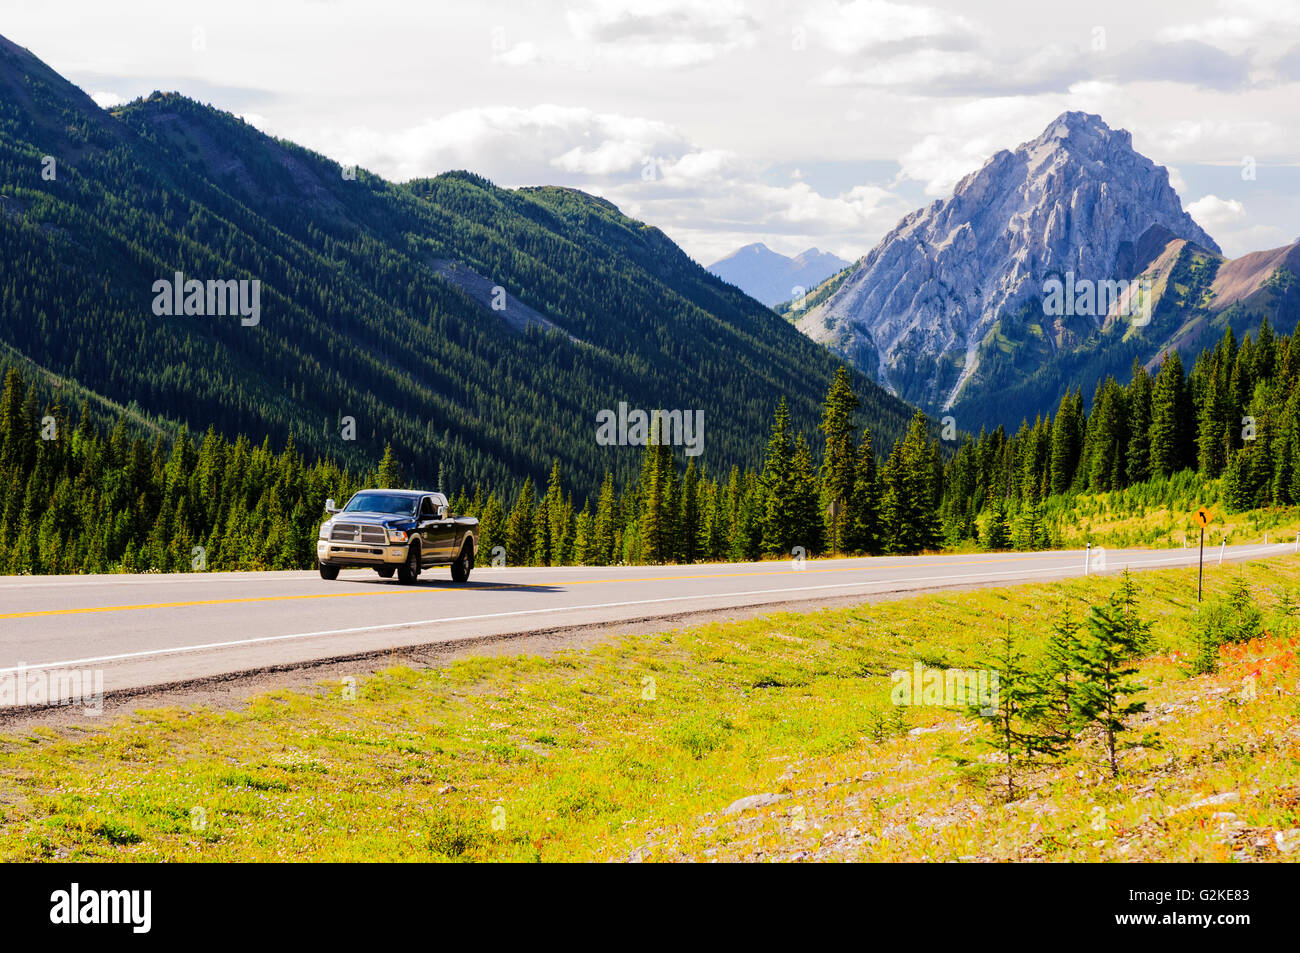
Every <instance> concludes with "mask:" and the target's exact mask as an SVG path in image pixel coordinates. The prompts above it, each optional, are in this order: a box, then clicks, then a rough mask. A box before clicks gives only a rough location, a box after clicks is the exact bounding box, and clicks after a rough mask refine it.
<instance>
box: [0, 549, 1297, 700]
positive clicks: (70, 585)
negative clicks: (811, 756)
mask: <svg viewBox="0 0 1300 953" xmlns="http://www.w3.org/2000/svg"><path fill="white" fill-rule="evenodd" d="M1295 549H1296V547H1295V544H1294V543H1291V542H1288V543H1282V544H1273V545H1269V546H1264V545H1246V546H1231V547H1228V548H1227V549H1226V551H1225V552H1224V554H1223V559H1224V560H1225V561H1237V560H1244V559H1257V558H1263V557H1266V556H1279V555H1285V554H1289V553H1292V552H1294V551H1295ZM1219 556H1220V554H1219V549H1218V547H1215V548H1213V549H1207V551H1206V563H1207V565H1214V564H1215V563H1217V561H1218V560H1219ZM1085 558H1086V557H1085V554H1084V552H1083V551H1081V550H1075V551H1068V552H1046V553H989V554H956V555H944V556H916V557H882V558H873V559H833V560H808V561H807V562H806V563H805V564H804V566H803V568H802V569H799V570H796V569H795V568H794V564H793V563H792V562H767V563H739V564H734V563H730V564H709V565H694V566H650V567H647V566H632V567H626V566H624V567H604V568H593V567H586V568H544V569H539V568H532V569H528V568H518V569H516V568H484V567H477V568H475V570H474V573H473V576H472V577H471V579H470V581H469V582H468V583H467V584H465V585H456V584H455V583H453V582H452V581H451V579H450V575H449V573H448V572H447V570H446V569H436V570H430V571H426V572H425V573H424V574H423V575H422V576H421V577H420V581H419V583H418V584H417V585H414V586H403V585H400V584H398V583H397V582H396V580H383V579H379V578H378V576H376V575H375V573H374V572H373V571H370V570H345V571H344V572H343V573H342V575H341V576H340V577H339V578H338V580H336V581H334V582H326V581H324V580H322V579H321V578H320V577H319V576H318V575H317V574H316V573H315V572H314V571H313V572H267V573H203V574H199V573H186V574H175V575H158V574H154V575H130V576H128V575H114V576H50V577H23V576H4V577H0V679H3V678H5V677H7V676H9V675H10V674H11V673H13V674H15V676H17V675H21V674H24V673H26V674H27V675H30V672H31V671H33V670H44V671H46V672H50V671H53V670H77V671H83V672H84V671H90V670H93V671H96V672H102V678H103V689H104V691H106V692H109V693H112V692H117V691H123V690H139V689H143V688H148V687H151V686H163V685H176V684H184V683H186V682H188V681H194V680H200V679H206V678H213V677H221V676H227V675H232V674H235V673H242V672H254V671H262V670H267V669H274V668H277V667H284V666H295V665H297V666H302V665H306V664H313V663H316V662H320V661H324V660H330V659H340V658H348V657H356V656H359V655H364V654H366V653H380V652H385V651H390V650H401V649H409V648H414V647H419V646H428V645H434V644H440V643H449V642H455V641H457V640H466V639H475V638H482V637H494V636H496V637H500V636H510V635H526V634H531V633H537V632H541V631H552V630H556V629H582V628H586V627H593V626H608V625H611V624H619V623H627V622H631V621H637V620H646V619H656V618H664V619H674V620H681V619H682V618H683V617H684V616H685V617H689V615H691V614H698V613H707V612H710V611H717V610H727V609H736V608H740V607H752V606H770V607H771V608H773V609H781V608H807V607H809V606H811V605H814V604H816V603H817V602H819V601H820V602H827V601H830V600H840V601H842V600H844V599H845V598H859V597H860V598H862V599H863V600H864V601H866V600H869V599H871V598H872V597H878V596H881V595H884V594H889V593H898V592H906V591H911V590H916V591H924V590H933V589H940V588H948V587H970V586H990V585H1011V584H1015V583H1019V582H1034V581H1044V580H1050V579H1060V578H1065V577H1068V576H1079V575H1082V574H1083V572H1084V562H1085ZM1195 563H1196V550H1195V549H1185V550H1184V549H1172V550H1169V549H1166V550H1154V551H1145V550H1110V551H1108V552H1107V553H1106V557H1105V567H1104V571H1105V572H1107V573H1114V572H1117V571H1119V570H1120V569H1123V568H1124V567H1126V566H1127V567H1129V568H1131V569H1133V570H1142V569H1158V568H1171V567H1176V566H1187V565H1195ZM1096 569H1100V567H1097V566H1094V570H1096ZM673 624H676V621H675V622H674V623H673ZM9 704H13V702H9Z"/></svg>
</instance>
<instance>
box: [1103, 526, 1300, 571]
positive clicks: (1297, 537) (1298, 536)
mask: <svg viewBox="0 0 1300 953" xmlns="http://www.w3.org/2000/svg"><path fill="white" fill-rule="evenodd" d="M1296 541H1297V544H1300V533H1297V534H1296ZM1091 559H1092V543H1089V544H1088V548H1087V549H1085V550H1084V551H1083V574H1084V575H1085V576H1086V575H1088V563H1089V561H1090V560H1091Z"/></svg>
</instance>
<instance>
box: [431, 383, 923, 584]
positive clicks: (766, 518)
mask: <svg viewBox="0 0 1300 953" xmlns="http://www.w3.org/2000/svg"><path fill="white" fill-rule="evenodd" d="M858 406H859V404H858V398H857V397H856V395H855V394H854V393H853V389H852V386H851V378H850V376H849V374H848V372H847V371H846V370H844V369H842V368H841V369H840V370H839V371H838V372H837V373H836V375H835V378H834V381H833V382H832V384H831V387H830V391H829V393H828V394H827V396H826V400H825V402H824V404H823V409H822V421H821V425H820V428H819V429H820V431H821V436H822V437H823V438H824V443H825V447H826V450H825V453H824V454H823V455H822V458H821V460H820V461H819V460H817V459H816V458H815V456H814V454H813V451H812V449H811V445H810V442H809V440H808V438H807V436H806V435H805V434H804V433H802V432H800V431H796V430H795V429H794V428H793V426H792V425H791V422H790V413H789V409H788V407H787V406H786V402H785V400H784V399H783V400H781V402H780V404H779V405H778V407H777V410H776V416H775V419H774V421H773V424H772V430H771V435H770V436H769V438H768V441H767V447H766V451H765V453H764V457H763V461H764V462H763V467H762V469H761V470H760V471H758V472H753V471H742V470H740V469H739V468H738V467H732V468H731V470H730V472H729V473H728V474H727V475H726V476H725V477H718V478H714V477H711V476H710V475H709V474H708V473H707V472H705V471H704V470H702V469H700V468H697V467H696V464H695V461H694V459H693V458H687V462H686V465H685V468H684V470H682V469H681V468H680V467H679V464H678V462H677V460H676V459H675V456H674V452H673V449H672V447H670V446H669V445H668V444H667V443H665V442H656V441H654V440H653V439H652V441H651V443H650V444H649V445H648V446H647V447H646V448H645V450H644V453H643V456H642V463H641V469H640V476H639V479H637V481H636V482H634V483H632V484H630V485H628V486H626V487H624V488H623V489H622V491H621V492H618V491H616V489H615V486H614V480H613V475H612V474H611V473H609V472H607V473H606V474H605V479H604V483H603V485H602V487H601V490H600V493H599V495H598V496H597V498H596V500H595V501H594V502H593V501H590V500H588V501H586V502H585V503H584V504H583V505H582V507H581V509H575V504H574V500H573V497H572V495H571V494H568V493H566V492H565V489H564V475H563V473H562V472H561V470H560V467H559V464H558V463H557V464H555V465H554V466H553V467H552V469H551V474H550V478H549V480H548V481H547V485H546V488H545V490H544V491H543V492H542V493H541V494H540V497H539V496H538V494H537V492H536V491H535V489H534V486H533V484H532V482H531V481H527V482H525V484H524V486H523V487H522V488H521V489H520V491H519V492H518V493H517V494H516V495H515V497H514V499H513V500H506V501H502V500H500V499H498V498H497V496H496V494H495V493H494V492H493V493H489V494H488V495H487V497H486V498H484V496H483V492H482V491H481V490H479V491H477V492H476V493H475V494H474V495H473V496H470V495H467V494H464V493H462V495H461V496H459V497H457V498H456V499H455V500H454V501H453V506H452V508H453V510H455V511H457V512H464V513H468V514H471V515H474V516H478V517H479V519H480V521H481V537H480V557H479V558H480V560H483V559H485V558H490V557H492V556H493V552H494V551H495V556H496V558H497V559H498V560H499V561H504V563H506V564H509V565H519V564H527V565H542V566H547V565H561V564H569V563H577V564H583V565H596V566H604V565H612V564H618V563H627V564H635V563H690V562H701V561H709V562H720V561H744V560H757V559H761V558H763V557H767V556H787V557H788V556H792V555H793V556H799V555H814V554H818V553H823V552H828V551H835V552H859V553H883V552H917V551H919V550H922V549H927V548H932V547H934V546H937V545H938V544H939V542H940V534H939V528H940V527H939V521H938V512H939V500H940V490H941V487H942V485H943V465H942V462H941V459H940V453H939V444H938V442H937V441H935V440H932V439H931V438H930V436H929V430H928V426H927V421H926V418H925V415H924V414H922V413H920V412H919V411H918V412H917V414H916V415H915V416H914V417H913V419H912V421H911V424H910V425H909V427H908V430H907V433H906V435H905V436H904V437H903V438H902V439H900V440H898V441H896V442H895V443H894V446H893V450H892V451H891V452H890V454H889V456H888V458H887V459H886V460H885V461H884V463H883V464H882V463H880V462H879V461H878V460H877V457H876V452H875V449H874V448H873V446H872V441H871V432H870V430H869V429H867V428H863V429H862V430H861V431H860V432H859V431H858V430H857V426H856V423H855V415H856V412H857V410H858ZM651 436H652V438H653V436H654V435H653V434H652V435H651ZM498 547H500V548H499V549H498Z"/></svg>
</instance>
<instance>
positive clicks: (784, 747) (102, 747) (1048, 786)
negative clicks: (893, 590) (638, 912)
mask: <svg viewBox="0 0 1300 953" xmlns="http://www.w3.org/2000/svg"><path fill="white" fill-rule="evenodd" d="M1237 576H1242V577H1244V578H1245V579H1246V580H1247V581H1248V582H1249V584H1250V586H1251V588H1252V590H1253V592H1254V594H1255V596H1256V599H1257V601H1258V602H1259V604H1260V605H1261V606H1262V607H1263V608H1264V609H1265V610H1266V611H1267V610H1271V609H1272V608H1273V607H1275V606H1276V604H1277V603H1278V597H1279V596H1280V595H1282V594H1285V593H1291V592H1293V591H1294V590H1296V589H1297V588H1300V557H1284V558H1281V559H1275V560H1271V561H1268V562H1263V563H1255V564H1251V565H1249V566H1247V567H1241V568H1238V567H1223V568H1222V569H1218V568H1211V569H1209V570H1207V574H1206V579H1207V590H1208V591H1209V592H1211V593H1213V592H1216V591H1222V590H1224V589H1225V588H1226V586H1227V585H1228V583H1229V582H1230V581H1231V580H1232V579H1233V578H1235V577H1237ZM1135 578H1136V579H1137V581H1138V584H1139V586H1140V587H1141V590H1142V596H1141V602H1142V608H1143V612H1144V614H1145V615H1146V617H1148V618H1150V619H1151V620H1153V622H1154V645H1155V653H1156V654H1154V655H1152V656H1151V657H1150V658H1148V659H1146V660H1145V661H1144V662H1143V664H1142V666H1141V679H1142V680H1143V681H1144V682H1145V683H1146V685H1147V686H1148V687H1149V691H1148V693H1147V697H1146V700H1147V705H1148V711H1147V713H1146V714H1145V715H1142V716H1139V724H1138V726H1137V728H1138V730H1137V732H1136V735H1135V736H1137V737H1141V738H1142V745H1141V746H1139V747H1136V748H1133V749H1131V750H1128V751H1126V752H1125V753H1124V755H1123V762H1122V767H1123V770H1122V772H1121V774H1120V777H1119V778H1118V779H1117V780H1112V779H1111V778H1110V777H1109V774H1108V772H1107V770H1106V769H1105V768H1104V766H1103V765H1102V764H1101V763H1100V761H1101V758H1100V754H1099V752H1098V751H1097V750H1096V749H1095V747H1093V746H1090V744H1088V743H1086V742H1085V743H1081V745H1080V747H1079V748H1078V749H1077V750H1075V751H1074V752H1072V753H1071V754H1070V755H1069V756H1068V757H1067V759H1066V760H1064V761H1063V762H1062V763H1061V764H1059V765H1056V766H1053V767H1050V768H1047V769H1045V770H1043V771H1042V772H1040V773H1039V774H1037V775H1035V776H1034V777H1032V778H1031V779H1030V780H1029V785H1030V788H1031V790H1030V792H1029V793H1028V794H1026V795H1023V796H1022V797H1021V798H1020V799H1019V800H1017V801H1015V802H1012V803H1009V804H1008V803H1004V802H1003V800H1002V799H1001V798H1000V797H999V796H998V793H997V790H996V788H994V787H993V786H991V785H990V784H989V783H988V782H987V781H986V780H983V779H981V778H979V777H977V776H975V775H973V774H972V772H971V771H970V770H967V769H962V768H960V767H958V766H957V765H956V764H955V762H954V761H953V760H952V758H951V757H950V755H953V754H958V753H966V754H971V753H973V752H974V751H975V749H974V747H973V746H972V741H973V739H974V738H975V736H977V735H979V734H980V733H981V732H982V731H983V727H982V725H981V724H980V723H979V722H977V721H974V720H972V719H970V718H968V717H966V716H965V715H963V714H962V713H960V712H958V711H955V710H951V709H944V708H935V707H929V708H927V707H915V708H906V707H900V706H895V705H892V704H891V703H890V688H891V682H890V678H889V673H890V672H891V671H893V670H895V669H908V668H910V667H911V665H912V664H913V663H914V662H916V661H920V662H921V663H923V664H924V665H927V666H935V667H971V666H977V665H979V664H980V662H981V660H983V659H985V658H986V652H987V647H988V646H990V645H991V644H992V642H993V640H994V639H995V638H996V637H997V636H998V635H999V634H1000V633H1001V632H1003V631H1005V628H1006V626H1007V622H1008V621H1010V623H1011V626H1012V628H1013V630H1014V631H1015V632H1016V633H1017V634H1018V636H1020V637H1023V639H1024V640H1025V644H1026V645H1027V646H1028V647H1030V648H1031V650H1032V649H1034V648H1035V647H1039V646H1041V645H1042V643H1043V640H1044V638H1045V636H1046V634H1047V627H1048V625H1049V623H1050V619H1051V616H1052V614H1053V613H1054V611H1055V609H1056V608H1057V607H1058V606H1060V605H1061V604H1063V603H1065V602H1071V603H1073V604H1075V605H1076V606H1077V609H1078V612H1077V613H1076V615H1080V614H1082V612H1083V611H1084V610H1085V609H1086V603H1087V602H1089V601H1099V600H1101V599H1103V598H1105V597H1106V596H1107V595H1108V594H1109V593H1110V592H1111V591H1112V590H1113V589H1114V588H1115V587H1116V585H1117V583H1118V579H1117V577H1114V576H1105V577H1098V576H1092V577H1088V578H1086V579H1079V580H1071V581H1067V582H1061V583H1052V584H1040V585H1025V586H1020V587H1015V588H1006V589H992V590H983V591H973V592H964V593H953V594H939V595H927V596H921V597H917V598H910V599H906V600H899V601H894V602H883V603H877V604H871V605H864V606H860V607H857V608H850V609H837V610H826V611H820V612H813V613H809V614H798V615H796V614H784V615H773V616H768V617H764V618H759V619H755V620H751V621H745V622H737V623H727V624H713V625H703V626H699V627H694V628H689V629H685V630H681V631H674V632H669V633H664V634H660V635H656V636H645V637H626V638H621V639H619V640H618V641H613V642H610V643H607V644H605V645H602V646H598V647H596V648H592V649H584V650H582V651H573V652H563V653H560V654H557V655H553V656H550V657H537V656H512V657H495V658H474V659H469V660H464V661H460V662H456V663H454V664H451V665H449V666H447V667H443V668H433V669H427V670H421V671H413V670H410V669H392V670H388V671H385V672H383V673H381V674H378V675H376V676H374V677H372V678H369V679H366V680H363V681H361V682H360V683H358V684H356V686H355V691H353V690H352V687H351V686H348V685H340V684H332V685H322V686H320V689H319V690H318V691H316V692H303V693H294V692H288V691H285V692H277V693H271V694H267V695H265V696H261V697H258V698H257V699H256V700H254V701H253V702H252V703H251V704H249V705H247V706H246V707H245V708H242V709H239V710H234V711H221V712H214V711H207V710H198V711H189V710H174V709H168V710H156V711H148V712H140V713H137V714H135V715H132V716H124V717H120V718H118V719H116V720H113V721H111V722H110V721H109V720H107V719H105V721H104V722H103V723H102V724H92V725H91V726H90V727H81V728H66V729H58V730H55V729H39V730H36V731H32V732H25V733H23V734H20V735H13V734H10V735H7V736H5V737H4V738H3V739H0V857H3V858H4V859H6V860H46V859H65V858H66V859H71V860H85V859H106V860H133V859H139V860H160V859H167V860H179V861H187V860H245V859H249V860H279V859H302V860H371V861H373V860H430V859H432V860H442V859H446V860H516V861H533V860H545V861H553V860H685V859H696V860H709V859H717V860H739V859H744V860H778V859H823V858H824V859H861V860H921V859H925V860H1003V859H1051V860H1076V859H1087V860H1096V859H1104V860H1119V859H1124V860H1138V859H1144V860H1145V859H1151V860H1157V859H1158V860H1230V859H1239V860H1246V859H1260V860H1273V859H1295V858H1297V857H1300V831H1297V828H1300V684H1298V682H1300V667H1298V666H1297V663H1296V649H1297V647H1298V646H1300V629H1292V628H1291V625H1290V622H1289V620H1288V618H1287V617H1286V616H1284V615H1282V614H1280V613H1278V612H1276V611H1273V612H1271V614H1270V615H1269V616H1268V617H1267V618H1268V620H1269V622H1268V631H1267V632H1266V634H1265V636H1264V637H1263V638H1261V639H1259V640H1257V641H1255V642H1252V643H1250V644H1245V645H1233V646H1230V647H1228V648H1225V649H1224V651H1223V655H1222V659H1221V668H1220V670H1219V672H1217V673H1215V674H1213V675H1205V676H1198V677H1188V676H1186V675H1184V674H1183V672H1182V669H1181V659H1182V657H1184V656H1185V655H1186V654H1187V653H1188V652H1189V651H1190V648H1191V646H1190V640H1191V635H1190V627H1189V619H1190V617H1191V613H1192V611H1193V610H1194V608H1195V598H1196V596H1195V573H1194V570H1193V571H1188V570H1171V571H1160V572H1151V573H1142V574H1140V575H1138V576H1137V577H1135ZM1248 684H1249V685H1250V686H1252V687H1253V689H1254V691H1253V692H1247V691H1246V690H1245V688H1244V686H1246V685H1248ZM742 799H748V800H742ZM737 802H739V803H737Z"/></svg>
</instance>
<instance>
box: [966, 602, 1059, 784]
mask: <svg viewBox="0 0 1300 953" xmlns="http://www.w3.org/2000/svg"><path fill="white" fill-rule="evenodd" d="M985 667H986V668H988V669H991V670H993V671H996V672H997V675H998V678H997V688H996V691H995V692H994V693H993V698H992V699H991V702H992V704H991V705H989V706H987V707H986V708H984V709H982V710H979V712H978V714H979V715H980V717H982V718H983V719H984V721H985V723H986V724H987V725H988V728H989V737H988V739H987V740H986V741H985V744H986V746H987V747H988V748H990V749H991V750H993V751H995V752H996V753H997V755H998V758H999V761H1000V762H1001V764H1002V765H1003V768H1002V775H1003V779H1004V781H1005V783H1006V798H1007V800H1008V801H1013V800H1015V798H1016V793H1017V790H1018V788H1017V779H1018V778H1020V777H1022V776H1023V772H1024V770H1025V769H1026V768H1028V767H1030V766H1032V765H1034V764H1037V763H1038V759H1039V756H1041V755H1042V754H1044V753H1046V752H1047V751H1048V749H1050V748H1051V746H1052V740H1051V739H1050V738H1049V737H1046V736H1044V734H1043V733H1042V732H1041V730H1040V729H1039V726H1038V722H1039V720H1040V719H1041V717H1042V706H1043V699H1042V695H1041V693H1040V692H1039V687H1038V685H1037V684H1036V682H1035V679H1034V675H1033V673H1032V672H1031V671H1030V670H1029V667H1028V665H1027V663H1026V661H1025V656H1024V653H1023V652H1021V651H1020V650H1019V649H1018V648H1017V647H1016V644H1015V639H1014V637H1013V636H1012V634H1011V623H1010V622H1008V623H1007V631H1006V634H1005V635H1003V636H1002V637H1001V638H1000V639H999V641H998V648H997V653H996V655H994V657H992V658H990V659H989V660H988V661H987V662H985Z"/></svg>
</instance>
